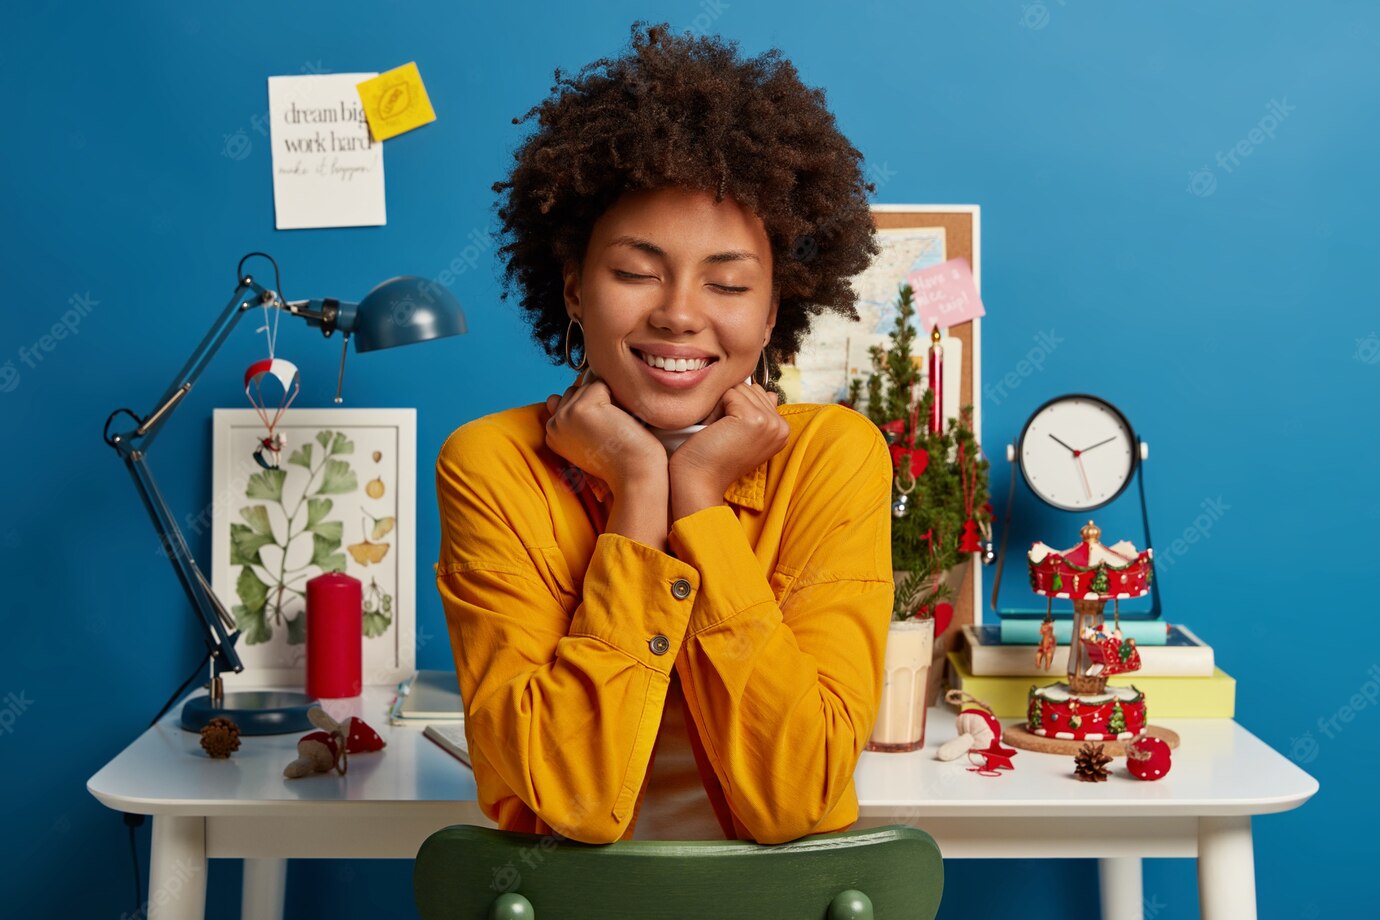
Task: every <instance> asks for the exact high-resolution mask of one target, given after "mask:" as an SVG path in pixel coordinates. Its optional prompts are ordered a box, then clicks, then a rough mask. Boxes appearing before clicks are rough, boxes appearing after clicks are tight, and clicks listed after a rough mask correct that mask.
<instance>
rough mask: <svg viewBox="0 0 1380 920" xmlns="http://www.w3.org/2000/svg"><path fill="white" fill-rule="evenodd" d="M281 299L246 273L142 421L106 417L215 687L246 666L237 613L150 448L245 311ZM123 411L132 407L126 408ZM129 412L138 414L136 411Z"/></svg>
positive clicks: (111, 440)
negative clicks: (192, 537)
mask: <svg viewBox="0 0 1380 920" xmlns="http://www.w3.org/2000/svg"><path fill="white" fill-rule="evenodd" d="M279 303H280V301H279V299H278V298H277V296H276V295H275V294H274V292H272V291H269V290H267V289H265V288H264V287H263V286H262V285H260V284H259V283H258V282H256V281H255V280H254V279H253V278H252V277H250V276H248V275H245V276H244V277H243V278H242V279H241V280H240V283H239V286H238V287H236V288H235V293H234V296H232V297H231V298H230V302H229V303H228V304H226V306H225V309H224V310H223V311H221V314H220V316H219V317H217V319H216V321H215V323H214V324H213V325H212V326H211V329H210V331H208V332H207V333H206V336H205V337H204V338H203V339H202V340H201V343H200V344H199V345H197V347H196V350H195V351H194V352H192V356H191V357H190V358H189V359H188V360H187V363H186V364H185V365H183V367H182V370H180V371H179V372H178V374H177V377H175V378H174V379H173V382H172V384H171V385H169V387H168V389H167V391H166V392H164V394H163V397H162V398H161V399H160V400H159V402H158V404H157V405H156V406H155V407H154V409H153V411H151V412H150V413H149V414H148V415H146V416H143V417H142V418H140V417H138V416H134V420H135V422H137V423H138V427H136V428H134V429H133V430H132V431H127V432H123V433H120V434H115V435H111V434H110V433H109V426H110V421H111V420H113V419H114V418H115V416H116V415H119V414H120V412H119V411H117V412H116V413H115V414H114V415H112V416H111V419H110V420H108V421H107V422H106V428H107V430H106V432H105V434H104V437H105V441H106V443H107V444H109V445H110V446H111V447H112V448H114V449H115V452H116V453H118V454H119V455H120V458H121V459H122V460H124V463H125V467H126V468H127V469H128V470H129V474H130V477H131V478H132V479H133V480H134V487H135V489H136V490H138V492H139V498H140V499H141V500H142V501H143V503H144V508H145V509H146V510H147V511H148V513H149V518H150V519H151V520H152V521H153V528H154V530H155V531H156V532H157V534H158V538H159V540H160V542H161V544H162V551H163V554H164V555H166V556H167V557H168V561H170V562H171V563H172V566H173V570H174V571H175V572H176V573H177V579H178V581H179V582H181V584H182V590H183V592H184V593H185V594H186V595H187V599H188V600H190V601H191V602H192V608H193V609H194V610H195V611H196V613H197V616H198V617H200V619H201V623H202V627H203V641H204V642H205V643H206V648H207V651H208V652H209V653H210V656H211V677H212V685H213V687H214V686H217V685H218V681H216V680H214V678H216V677H219V676H220V674H222V673H223V672H225V671H234V672H236V673H238V672H240V671H243V670H244V664H243V662H241V661H240V657H239V655H238V654H237V653H236V651H235V641H236V639H237V638H238V637H239V632H238V630H237V629H236V627H235V621H234V619H233V618H231V616H230V615H229V614H228V613H227V612H226V610H225V606H224V605H223V604H221V602H220V600H219V598H217V597H216V595H215V592H214V591H213V590H212V588H211V584H210V582H209V581H207V579H206V576H205V575H204V574H202V572H201V569H199V568H198V567H197V564H196V560H195V559H194V558H193V557H192V553H191V550H190V549H189V548H188V546H187V540H186V538H185V537H183V535H182V531H181V529H180V528H179V527H178V526H177V520H176V519H175V518H174V517H173V514H172V511H171V510H170V509H169V508H168V505H167V502H165V501H164V500H163V494H162V493H161V492H160V491H159V490H158V484H157V482H155V481H154V478H153V471H152V470H151V469H150V468H149V465H148V459H147V457H148V451H149V448H150V447H151V446H152V444H153V440H154V438H155V437H157V435H158V432H159V431H160V430H162V427H163V425H164V424H166V423H167V421H168V419H169V417H171V416H172V413H173V410H175V409H176V408H177V406H178V404H179V403H181V401H182V399H183V398H184V397H185V396H186V395H187V394H188V393H189V392H191V389H192V386H193V385H194V384H195V383H196V381H197V378H198V377H200V376H201V373H202V371H204V370H205V369H206V366H207V365H208V364H209V363H210V361H211V359H212V358H213V357H214V356H215V354H216V352H218V351H219V350H220V349H221V346H223V345H224V344H225V340H226V338H227V337H228V336H229V334H230V332H231V330H233V329H234V328H235V324H236V323H238V322H239V319H240V317H241V316H243V315H244V313H245V312H246V311H248V310H249V309H251V308H252V307H255V306H258V305H260V304H269V305H273V306H274V307H275V308H276V307H277V305H278V304H279ZM123 411H126V412H127V410H123ZM127 414H130V415H133V413H127ZM228 630H229V631H233V632H229V631H228Z"/></svg>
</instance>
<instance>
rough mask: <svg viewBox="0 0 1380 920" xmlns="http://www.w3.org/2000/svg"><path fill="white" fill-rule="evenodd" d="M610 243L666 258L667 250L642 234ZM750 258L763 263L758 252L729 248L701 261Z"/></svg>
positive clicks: (717, 261) (746, 259)
mask: <svg viewBox="0 0 1380 920" xmlns="http://www.w3.org/2000/svg"><path fill="white" fill-rule="evenodd" d="M609 245H610V246H627V247H629V248H631V249H637V250H639V251H641V252H645V253H647V254H649V255H653V256H657V257H659V258H662V259H664V258H666V250H664V249H662V248H661V247H660V246H658V245H657V244H656V243H653V242H652V241H651V240H647V239H643V238H642V237H640V236H627V235H624V236H617V237H614V238H613V239H612V240H610V241H609ZM749 260H751V261H753V262H756V263H757V264H758V265H760V264H762V260H761V259H759V258H757V254H756V253H753V252H750V251H748V250H746V249H729V250H726V251H724V252H716V253H713V254H711V255H707V256H705V257H704V258H703V259H701V260H700V261H701V262H705V263H708V264H710V265H718V264H721V263H724V262H746V261H749Z"/></svg>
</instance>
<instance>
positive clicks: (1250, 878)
mask: <svg viewBox="0 0 1380 920" xmlns="http://www.w3.org/2000/svg"><path fill="white" fill-rule="evenodd" d="M1198 908H1199V913H1200V914H1201V915H1202V918H1203V920H1226V918H1228V917H1230V918H1231V920H1256V914H1255V852H1254V850H1253V849H1252V847H1251V818H1250V815H1240V816H1233V817H1226V818H1199V819H1198Z"/></svg>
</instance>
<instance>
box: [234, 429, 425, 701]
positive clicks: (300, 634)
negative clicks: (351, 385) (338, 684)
mask: <svg viewBox="0 0 1380 920" xmlns="http://www.w3.org/2000/svg"><path fill="white" fill-rule="evenodd" d="M214 427H215V432H214V433H215V451H214V453H215V465H214V470H213V482H212V494H213V495H214V496H216V501H215V502H214V503H213V507H212V521H213V527H214V530H213V533H212V538H211V540H212V550H213V553H214V560H213V565H212V571H211V580H212V587H213V589H214V591H215V592H216V595H217V596H218V597H220V598H222V599H223V600H224V601H225V607H226V609H227V611H230V612H231V613H232V616H233V618H234V620H236V621H237V622H238V626H239V630H240V632H239V634H238V637H237V638H238V640H239V641H238V642H237V650H238V652H239V655H240V658H241V660H242V662H243V664H244V667H245V671H246V672H248V673H249V675H250V676H248V677H246V678H244V679H245V680H259V679H264V680H267V681H270V682H272V683H273V684H275V685H279V684H280V685H283V686H291V685H297V684H300V683H301V682H302V681H303V680H304V677H305V672H306V661H307V641H306V640H307V617H306V616H304V614H305V613H306V608H307V599H306V592H307V583H308V582H310V581H311V579H313V578H316V577H317V576H318V575H320V574H322V573H325V572H343V573H344V574H346V575H349V576H351V577H352V578H355V579H358V580H359V582H360V585H361V587H362V589H363V596H362V597H361V610H360V612H361V614H362V615H363V616H362V621H361V627H360V632H361V638H362V640H363V642H364V647H363V653H364V656H363V661H362V664H363V674H362V677H363V679H364V682H365V684H366V685H375V684H384V685H396V683H397V681H399V680H402V679H404V678H406V677H409V676H411V675H412V674H413V673H415V667H414V665H415V652H416V632H415V630H416V621H415V613H414V610H413V607H414V604H415V597H416V586H415V578H416V574H415V569H416V565H415V552H416V547H415V534H414V533H413V532H412V529H411V526H410V521H411V520H412V518H413V517H414V516H415V513H416V504H415V478H416V477H415V470H416V413H415V411H414V410H404V409H297V408H294V409H292V410H291V411H289V412H288V413H285V414H284V416H283V418H282V420H281V421H280V422H279V424H278V425H277V427H276V428H275V433H281V434H282V436H283V438H284V444H283V446H282V448H281V456H280V461H279V468H278V469H274V470H268V469H263V468H262V467H261V466H260V465H259V464H258V463H256V462H255V460H254V457H253V452H254V450H255V449H256V448H258V447H259V446H260V444H261V442H262V440H263V435H264V428H263V420H262V418H260V417H259V415H258V413H257V412H256V411H254V410H252V409H217V410H216V412H215V426H214Z"/></svg>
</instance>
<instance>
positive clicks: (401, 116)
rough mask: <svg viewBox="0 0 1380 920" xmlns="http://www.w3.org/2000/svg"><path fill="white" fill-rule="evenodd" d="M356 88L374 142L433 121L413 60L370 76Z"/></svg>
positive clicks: (429, 105)
mask: <svg viewBox="0 0 1380 920" xmlns="http://www.w3.org/2000/svg"><path fill="white" fill-rule="evenodd" d="M355 88H356V89H358V90H359V101H360V102H361V103H363V105H364V117H365V118H367V119H369V131H370V133H371V134H373V135H374V140H376V141H382V140H386V139H388V138H390V137H396V136H397V135H399V134H402V133H403V132H404V131H411V130H412V129H413V128H420V127H421V126H422V125H425V124H428V123H430V122H433V121H435V120H436V113H435V112H434V111H432V108H431V100H430V99H429V98H427V94H426V87H425V86H423V85H422V75H421V74H420V73H418V72H417V62H416V61H408V62H407V63H406V64H404V65H402V66H401V67H394V68H393V69H392V70H390V71H388V72H386V73H381V74H379V75H378V76H377V77H370V78H369V79H368V80H365V81H364V82H363V83H359V84H356V87H355Z"/></svg>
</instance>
